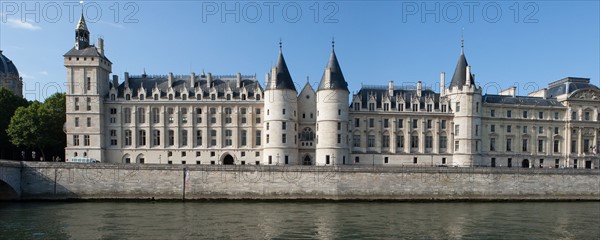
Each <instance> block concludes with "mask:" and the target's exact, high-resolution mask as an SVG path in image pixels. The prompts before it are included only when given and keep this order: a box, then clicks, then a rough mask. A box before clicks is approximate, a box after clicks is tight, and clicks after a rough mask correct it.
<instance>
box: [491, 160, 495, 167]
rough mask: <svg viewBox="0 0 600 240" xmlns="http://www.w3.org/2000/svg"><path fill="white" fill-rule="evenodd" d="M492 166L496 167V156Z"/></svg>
mask: <svg viewBox="0 0 600 240" xmlns="http://www.w3.org/2000/svg"><path fill="white" fill-rule="evenodd" d="M491 164H492V167H496V158H492V163H491Z"/></svg>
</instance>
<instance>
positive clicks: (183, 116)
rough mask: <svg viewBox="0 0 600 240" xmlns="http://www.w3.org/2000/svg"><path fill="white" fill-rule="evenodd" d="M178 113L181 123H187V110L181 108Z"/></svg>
mask: <svg viewBox="0 0 600 240" xmlns="http://www.w3.org/2000/svg"><path fill="white" fill-rule="evenodd" d="M184 96H185V95H184ZM179 111H180V112H181V123H184V124H185V123H187V122H188V121H187V119H188V118H187V108H181V109H180V110H179Z"/></svg>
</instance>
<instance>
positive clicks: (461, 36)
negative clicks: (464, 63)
mask: <svg viewBox="0 0 600 240" xmlns="http://www.w3.org/2000/svg"><path fill="white" fill-rule="evenodd" d="M464 35H465V28H464V27H463V28H462V32H461V33H460V53H461V54H465V37H464Z"/></svg>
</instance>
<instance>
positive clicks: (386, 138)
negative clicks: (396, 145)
mask: <svg viewBox="0 0 600 240" xmlns="http://www.w3.org/2000/svg"><path fill="white" fill-rule="evenodd" d="M381 145H382V147H383V148H389V147H390V135H383V136H381Z"/></svg>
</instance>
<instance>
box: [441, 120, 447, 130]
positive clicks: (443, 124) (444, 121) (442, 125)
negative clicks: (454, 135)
mask: <svg viewBox="0 0 600 240" xmlns="http://www.w3.org/2000/svg"><path fill="white" fill-rule="evenodd" d="M440 127H441V129H446V120H442V122H441V126H440Z"/></svg>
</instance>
